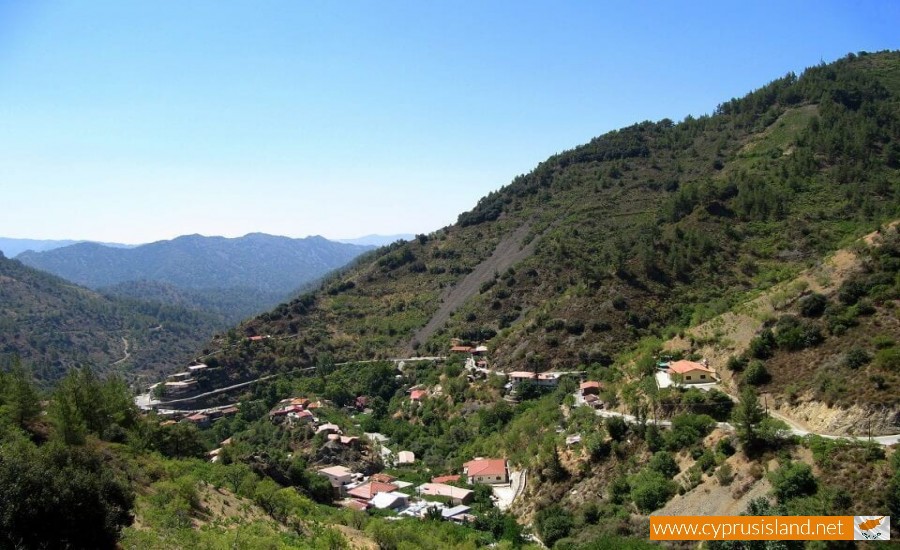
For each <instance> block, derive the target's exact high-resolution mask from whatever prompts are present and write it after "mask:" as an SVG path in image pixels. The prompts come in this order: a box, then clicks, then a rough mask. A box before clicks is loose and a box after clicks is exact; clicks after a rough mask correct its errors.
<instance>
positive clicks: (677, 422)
mask: <svg viewBox="0 0 900 550" xmlns="http://www.w3.org/2000/svg"><path fill="white" fill-rule="evenodd" d="M715 425H716V421H715V420H713V419H712V418H711V417H709V416H707V415H705V414H690V413H685V414H680V415H678V416H676V417H675V418H673V419H672V429H671V430H669V432H668V433H666V436H665V439H666V447H667V448H668V449H669V450H671V451H677V450H679V449H683V448H685V447H690V446H692V445H696V444H697V443H699V442H700V440H701V439H703V438H704V437H705V436H706V435H707V434H708V433H709V432H710V431H711V430H712V428H713V426H715Z"/></svg>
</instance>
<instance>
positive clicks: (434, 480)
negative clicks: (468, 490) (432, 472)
mask: <svg viewBox="0 0 900 550" xmlns="http://www.w3.org/2000/svg"><path fill="white" fill-rule="evenodd" d="M451 481H459V475H446V476H437V477H433V478H431V482H432V483H450V482H451Z"/></svg>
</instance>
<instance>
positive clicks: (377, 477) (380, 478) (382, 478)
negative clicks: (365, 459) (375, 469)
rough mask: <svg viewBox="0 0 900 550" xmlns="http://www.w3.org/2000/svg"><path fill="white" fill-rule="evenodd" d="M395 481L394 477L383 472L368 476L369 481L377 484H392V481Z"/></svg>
mask: <svg viewBox="0 0 900 550" xmlns="http://www.w3.org/2000/svg"><path fill="white" fill-rule="evenodd" d="M396 480H397V478H396V477H394V476H392V475H390V474H386V473H384V472H379V473H377V474H372V475H371V476H369V481H377V482H378V483H394V481H396Z"/></svg>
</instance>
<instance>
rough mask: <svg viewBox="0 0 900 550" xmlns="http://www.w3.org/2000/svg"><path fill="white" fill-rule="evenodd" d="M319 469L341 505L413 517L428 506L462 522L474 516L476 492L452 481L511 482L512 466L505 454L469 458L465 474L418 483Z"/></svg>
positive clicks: (421, 514) (422, 513) (346, 470)
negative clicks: (504, 457) (510, 472)
mask: <svg viewBox="0 0 900 550" xmlns="http://www.w3.org/2000/svg"><path fill="white" fill-rule="evenodd" d="M401 454H402V453H401ZM410 454H412V453H410ZM318 473H319V475H321V476H324V477H325V478H327V479H328V481H329V482H330V483H331V486H332V487H333V488H334V491H335V495H336V496H337V497H338V498H339V499H340V500H339V501H338V504H339V505H340V506H343V507H346V508H351V509H354V510H360V511H364V510H369V509H378V510H386V509H387V510H393V511H395V512H397V513H398V514H399V515H403V516H413V517H424V516H425V515H426V514H427V513H428V512H429V509H432V508H436V509H438V510H440V513H441V516H442V517H443V518H444V519H446V520H450V521H455V522H460V523H465V522H469V521H473V520H474V516H472V515H471V514H470V513H469V511H470V510H471V508H470V506H469V504H471V503H472V500H473V499H474V498H475V493H474V491H472V490H471V489H466V488H464V487H457V486H455V485H450V483H453V482H458V481H460V479H461V477H465V479H466V481H467V482H468V483H469V484H472V483H486V484H492V485H501V484H506V483H509V467H508V465H507V462H506V459H503V458H499V459H489V458H476V459H475V460H470V461H469V462H466V463H465V464H464V465H463V473H462V476H460V475H447V476H439V477H435V478H433V479H432V480H431V482H429V483H423V484H421V485H419V486H417V487H414V486H413V485H414V484H413V483H410V482H407V481H403V480H400V479H398V478H396V477H393V476H390V475H387V474H384V473H378V474H373V475H371V476H368V477H366V476H364V475H363V474H360V473H357V472H353V471H352V470H350V469H349V468H347V467H345V466H329V467H327V468H322V469H320V470H319V471H318Z"/></svg>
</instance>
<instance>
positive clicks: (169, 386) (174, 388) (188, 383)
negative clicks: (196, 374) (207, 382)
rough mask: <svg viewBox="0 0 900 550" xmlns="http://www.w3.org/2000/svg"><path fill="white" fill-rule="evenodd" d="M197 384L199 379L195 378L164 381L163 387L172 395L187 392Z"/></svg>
mask: <svg viewBox="0 0 900 550" xmlns="http://www.w3.org/2000/svg"><path fill="white" fill-rule="evenodd" d="M196 385H197V381H196V380H194V379H193V378H188V379H186V380H177V381H172V382H165V383H163V387H164V388H165V390H166V393H167V394H170V395H178V394H182V393H187V392H189V391H191V390H192V389H193V388H194V386H196Z"/></svg>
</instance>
